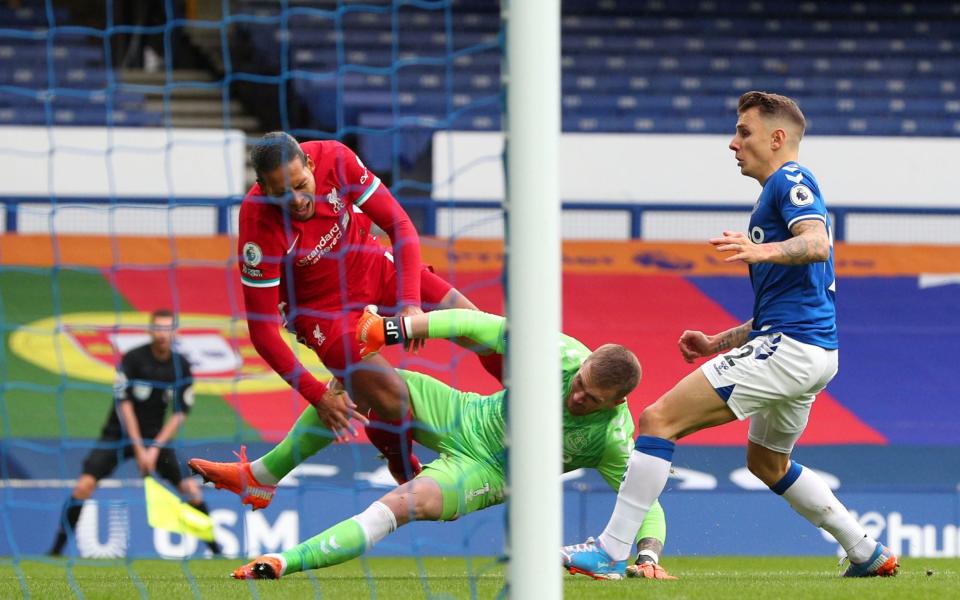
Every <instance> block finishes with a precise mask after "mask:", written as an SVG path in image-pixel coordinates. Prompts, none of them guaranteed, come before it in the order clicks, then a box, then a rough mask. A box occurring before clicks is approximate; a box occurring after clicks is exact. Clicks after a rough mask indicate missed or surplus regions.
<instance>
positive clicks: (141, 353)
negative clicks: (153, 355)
mask: <svg viewBox="0 0 960 600" xmlns="http://www.w3.org/2000/svg"><path fill="white" fill-rule="evenodd" d="M148 354H150V344H144V345H143V346H137V347H136V348H132V349H130V350H127V352H126V354H124V355H123V357H122V358H121V359H120V364H122V365H123V367H124V368H125V369H129V368H133V367H135V366H137V365H142V364H143V363H144V362H145V361H146V360H147V355H148Z"/></svg>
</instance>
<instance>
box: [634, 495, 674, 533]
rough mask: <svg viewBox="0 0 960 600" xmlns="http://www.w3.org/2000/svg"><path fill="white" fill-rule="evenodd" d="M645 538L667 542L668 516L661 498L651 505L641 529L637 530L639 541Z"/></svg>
mask: <svg viewBox="0 0 960 600" xmlns="http://www.w3.org/2000/svg"><path fill="white" fill-rule="evenodd" d="M643 538H654V539H655V540H658V541H659V542H660V543H661V544H666V543H667V517H666V515H665V514H664V512H663V507H662V506H660V501H659V500H657V501H655V502H654V503H653V504H652V505H650V510H648V511H647V516H645V517H644V518H643V523H642V524H641V525H640V531H638V532H637V541H640V540H642V539H643Z"/></svg>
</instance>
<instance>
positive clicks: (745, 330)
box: [707, 319, 753, 354]
mask: <svg viewBox="0 0 960 600" xmlns="http://www.w3.org/2000/svg"><path fill="white" fill-rule="evenodd" d="M752 329H753V319H750V320H749V321H747V322H745V323H741V324H740V325H737V326H736V327H731V328H730V329H727V330H726V331H721V332H720V333H717V334H715V335H712V336H710V337H709V338H707V339H709V340H710V344H711V346H712V347H711V352H710V354H719V353H721V352H726V351H727V350H729V349H731V348H739V347H740V346H742V345H744V344H746V343H747V339H748V338H749V337H750V331H751V330H752Z"/></svg>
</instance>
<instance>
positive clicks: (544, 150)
mask: <svg viewBox="0 0 960 600" xmlns="http://www.w3.org/2000/svg"><path fill="white" fill-rule="evenodd" d="M502 10H503V18H504V24H505V27H506V53H505V57H506V58H505V64H504V68H503V77H504V81H503V83H504V86H505V88H506V90H507V100H506V116H505V120H504V123H505V127H504V131H505V134H506V146H505V148H506V159H505V165H506V171H507V172H506V180H507V194H506V199H505V203H504V209H505V213H506V215H505V217H506V218H505V221H506V254H507V258H506V265H507V288H506V289H507V302H506V312H507V323H508V327H509V332H508V346H507V365H506V367H507V381H506V384H507V389H508V395H507V397H508V402H509V405H508V412H509V419H508V425H507V448H508V452H509V458H508V461H509V462H508V464H509V474H508V490H509V497H508V521H509V522H508V526H509V531H508V534H507V544H508V549H507V554H508V556H509V560H510V563H509V567H508V572H507V593H508V595H509V596H510V597H511V598H537V599H538V600H554V599H558V598H560V597H562V595H563V581H562V579H561V570H560V565H559V560H560V553H559V551H560V545H561V531H562V526H563V521H562V515H561V506H562V505H561V502H562V486H561V482H560V475H561V465H562V453H561V427H562V421H561V407H560V403H559V397H560V394H561V385H560V361H559V359H558V356H557V349H558V348H559V343H560V338H559V332H560V326H561V312H560V299H561V280H560V267H561V264H560V256H561V252H560V245H561V240H560V198H559V183H558V146H559V140H560V1H559V0H522V1H519V0H515V1H513V2H509V1H507V0H504V4H503V9H502Z"/></svg>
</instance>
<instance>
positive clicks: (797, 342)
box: [561, 92, 899, 577]
mask: <svg viewBox="0 0 960 600" xmlns="http://www.w3.org/2000/svg"><path fill="white" fill-rule="evenodd" d="M737 117H738V118H737V124H736V133H735V134H734V136H733V139H731V140H730V145H729V148H730V150H731V151H733V153H734V158H735V159H736V161H737V166H738V167H739V168H740V173H741V174H742V175H744V176H746V177H750V178H752V179H755V180H756V181H757V182H758V183H759V184H760V185H761V186H762V188H763V189H762V191H761V193H760V198H759V199H758V200H757V204H756V207H755V208H754V210H753V214H752V215H751V217H750V223H749V225H748V229H747V232H736V231H724V232H723V233H722V235H721V236H719V237H717V238H714V239H711V240H710V243H711V244H712V245H713V246H714V248H715V249H716V250H717V251H718V252H721V253H724V254H726V258H725V259H724V260H725V261H726V262H741V263H746V264H747V265H749V269H750V281H751V283H752V284H753V291H754V294H755V301H754V308H753V318H751V319H750V320H749V321H747V322H746V323H743V324H741V325H738V326H736V327H733V328H731V329H729V330H727V331H723V332H720V333H717V334H715V335H707V334H705V333H703V332H702V331H684V332H683V334H682V335H681V336H680V340H679V345H680V353H681V354H682V355H683V358H684V359H685V360H686V361H687V362H693V361H694V360H696V359H699V358H707V357H711V356H712V358H711V359H710V360H708V361H706V362H705V363H703V364H702V365H701V366H700V367H699V368H698V369H696V370H694V371H693V372H692V373H690V374H688V375H687V376H686V377H684V378H683V379H682V380H681V381H680V382H679V383H678V384H677V385H676V386H674V388H673V389H671V390H670V391H668V392H667V393H666V394H664V395H663V396H661V397H660V399H659V400H657V401H656V402H655V403H654V404H652V405H651V406H649V407H647V408H646V409H645V410H644V411H643V412H642V413H641V414H640V418H639V419H638V422H637V434H638V436H637V439H636V443H635V445H634V450H633V452H632V453H631V455H630V463H629V466H628V468H627V473H626V475H625V476H624V480H623V483H622V484H621V485H620V491H619V493H618V494H617V504H616V507H615V508H614V511H613V515H612V516H611V517H610V521H609V522H608V524H607V527H606V529H604V531H603V533H601V534H600V535H599V536H597V539H596V543H592V544H575V545H572V546H566V547H564V549H563V550H562V552H561V556H562V560H563V562H564V565H565V566H566V567H567V568H568V569H571V570H576V571H577V572H581V573H586V574H591V575H594V576H603V575H605V574H606V571H609V570H610V569H616V568H621V567H618V566H617V565H622V564H623V563H622V561H623V560H624V559H625V558H626V557H627V556H628V555H629V553H630V548H631V544H632V542H633V535H634V533H635V532H636V531H637V528H638V527H639V525H640V523H641V522H642V521H643V518H644V516H645V515H646V513H647V510H649V508H650V506H651V505H652V504H653V502H654V501H655V500H656V499H657V497H658V496H659V495H660V493H661V492H662V491H663V488H664V486H665V485H666V483H667V478H668V477H669V475H670V466H671V463H672V461H673V452H674V447H675V442H676V440H678V439H680V438H681V437H684V436H687V435H690V434H691V433H695V432H697V431H700V430H701V429H706V428H708V427H714V426H717V425H722V424H724V423H728V422H730V421H733V420H734V419H739V420H749V421H750V428H749V433H748V436H747V437H748V439H747V468H748V469H749V470H750V472H751V473H753V474H754V475H755V476H756V477H757V478H758V479H760V480H761V481H763V482H764V483H765V484H767V486H768V487H769V488H770V490H771V491H773V492H774V493H775V494H777V495H779V496H782V497H783V499H784V500H786V501H787V502H788V503H789V504H790V506H791V507H792V508H793V509H794V510H795V511H797V512H798V513H799V514H800V515H801V516H803V517H804V518H806V519H807V520H808V521H810V522H811V523H812V524H813V525H814V526H816V527H820V528H822V529H824V530H826V531H828V532H829V533H830V534H831V535H833V537H834V538H836V540H837V542H839V543H840V545H841V546H842V547H843V548H844V549H845V550H846V552H847V558H848V559H849V561H850V566H849V567H848V568H847V570H846V571H845V572H844V576H847V577H873V576H886V575H895V574H896V573H897V570H898V568H899V563H898V560H897V557H896V555H894V554H893V552H891V551H890V550H889V549H888V548H887V547H886V546H884V545H883V544H881V543H879V542H877V541H876V540H874V539H873V538H871V537H870V536H869V535H867V533H866V531H865V530H864V529H863V526H862V525H860V523H859V522H858V521H857V519H856V518H854V516H853V515H851V514H850V511H848V510H847V509H846V507H845V506H844V505H843V504H841V502H840V501H839V500H838V499H837V497H836V496H835V495H834V494H833V492H832V491H831V490H830V487H829V486H828V485H827V484H826V482H824V481H823V479H822V478H821V477H820V476H819V475H817V474H816V473H815V472H814V471H813V470H812V469H808V468H804V467H803V466H801V465H800V464H799V463H797V462H795V461H793V460H791V458H790V455H791V453H792V451H793V447H794V445H795V444H796V442H797V439H798V438H799V437H800V434H801V433H803V430H804V428H805V427H806V425H807V421H808V419H809V417H810V409H811V408H812V406H813V402H814V399H815V398H816V395H817V393H819V392H820V391H821V390H823V389H824V388H825V387H826V385H827V383H829V382H830V380H831V379H833V377H834V375H836V373H837V365H838V362H837V354H838V350H837V327H836V312H835V308H834V295H835V293H836V282H835V280H834V270H833V243H832V241H831V236H830V233H829V230H830V222H829V217H828V213H827V209H826V206H825V204H824V201H823V195H822V193H821V191H820V186H819V185H818V184H817V180H816V179H815V178H814V177H813V174H812V173H810V171H808V170H807V169H805V168H803V167H802V166H800V164H799V163H798V162H797V161H798V159H799V154H800V140H801V139H802V138H803V133H804V129H805V126H806V122H805V119H804V117H803V113H802V112H801V111H800V108H799V107H798V106H797V104H796V102H794V101H793V100H791V99H790V98H787V97H786V96H781V95H778V94H769V93H766V92H747V93H746V94H744V95H743V96H741V97H740V102H739V104H738V106H737ZM788 553H789V552H788Z"/></svg>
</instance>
